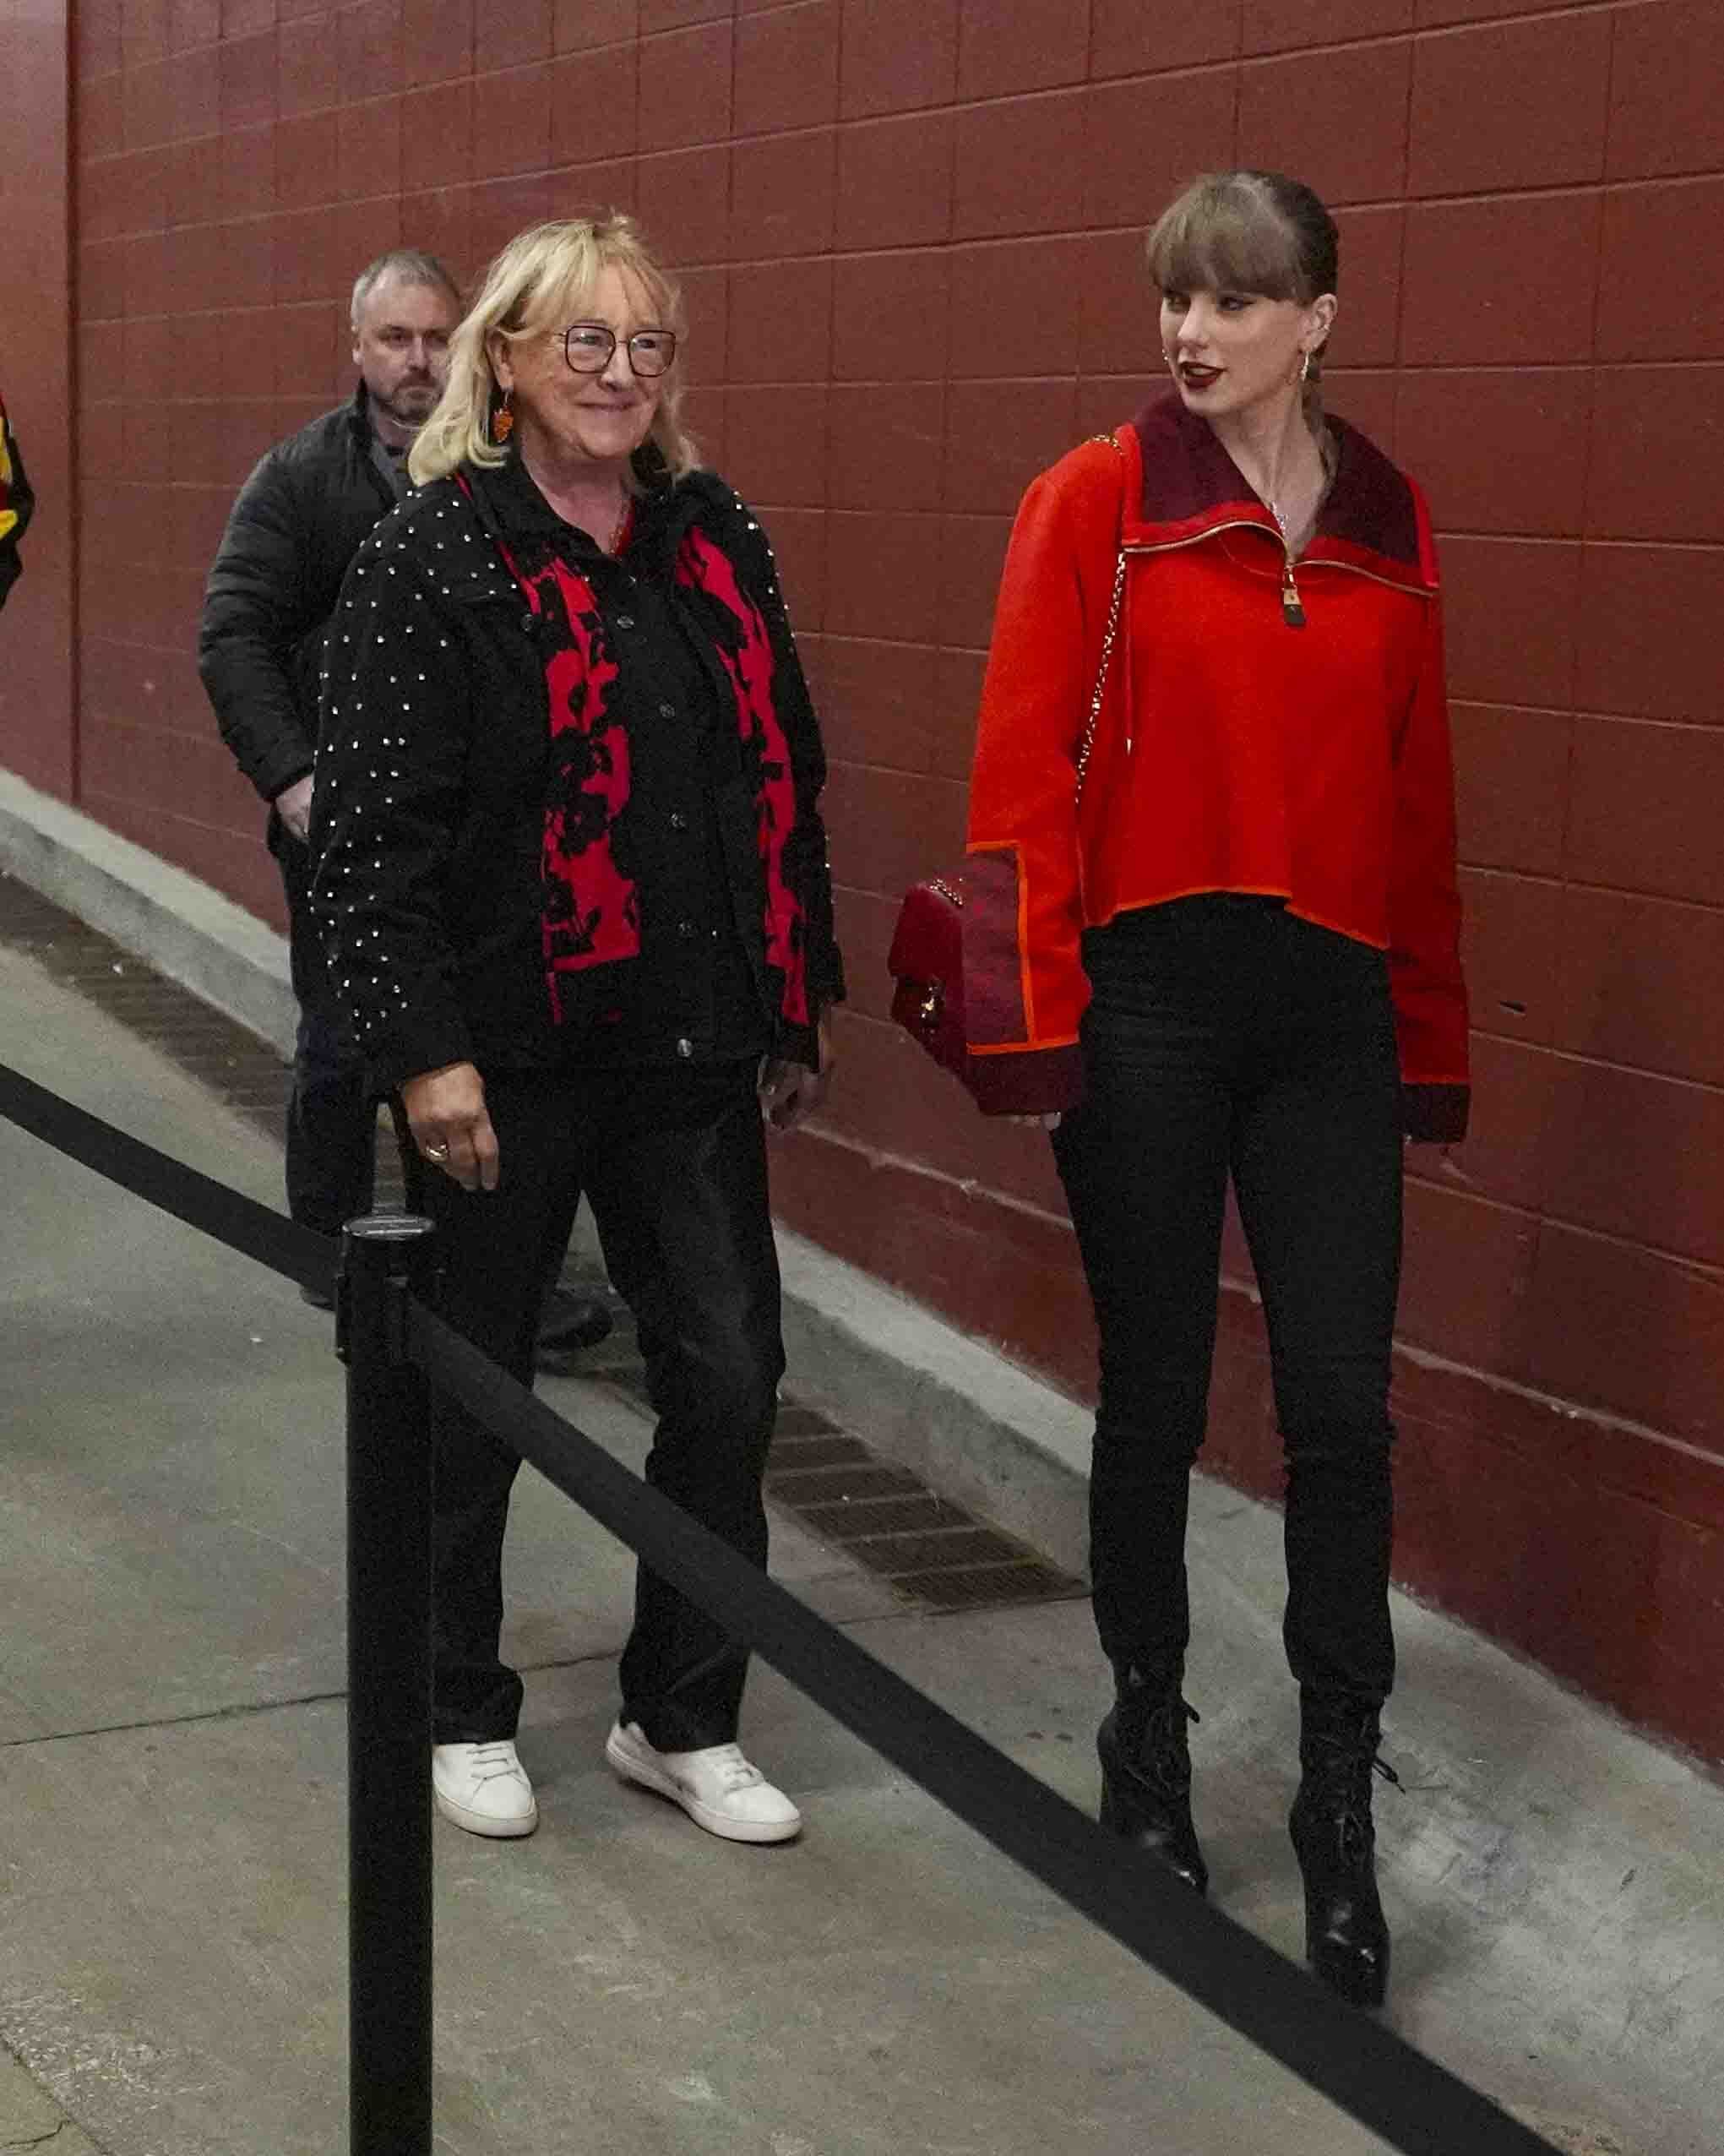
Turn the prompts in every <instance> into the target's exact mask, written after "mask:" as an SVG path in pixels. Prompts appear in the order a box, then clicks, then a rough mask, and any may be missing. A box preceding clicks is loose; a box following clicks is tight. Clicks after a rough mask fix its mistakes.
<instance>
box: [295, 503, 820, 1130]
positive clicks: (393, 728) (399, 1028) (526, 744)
mask: <svg viewBox="0 0 1724 2156" xmlns="http://www.w3.org/2000/svg"><path fill="white" fill-rule="evenodd" d="M642 476H643V478H644V479H646V480H647V481H648V486H647V492H646V493H645V495H644V498H642V499H641V500H640V501H639V503H638V504H637V512H638V514H637V522H636V536H635V537H634V538H633V539H632V540H631V542H629V545H628V550H627V553H626V554H625V556H624V557H623V558H622V559H620V560H616V561H612V560H610V559H608V558H595V559H594V560H593V561H592V562H591V563H590V569H591V572H592V574H593V578H594V612H593V613H591V614H590V616H589V617H585V618H584V620H583V624H582V626H583V629H584V633H585V636H586V637H587V638H588V639H590V646H589V648H590V653H591V665H590V671H589V672H587V673H586V674H585V676H584V677H581V678H584V679H585V680H586V681H587V682H590V683H591V684H592V685H593V694H594V695H595V696H596V698H597V699H598V700H599V701H600V703H601V705H603V707H604V716H603V719H602V721H598V722H597V723H604V724H610V723H612V722H615V723H616V724H617V727H618V728H619V731H620V734H621V737H622V738H623V742H624V743H625V744H626V742H627V739H628V735H629V733H630V732H632V730H633V729H634V728H636V727H646V728H649V729H650V728H651V727H655V726H664V725H666V724H669V723H671V722H672V721H670V720H669V719H667V718H666V716H662V714H663V713H664V712H665V711H666V710H667V708H668V707H666V706H664V705H659V704H657V703H655V701H654V697H655V694H656V692H655V690H654V689H652V688H651V687H650V682H651V679H652V676H651V672H650V667H645V666H644V665H643V664H642V662H641V661H640V660H639V658H638V657H637V656H636V654H635V649H634V647H635V645H637V643H638V641H639V638H640V636H641V634H642V632H643V630H644V623H642V622H640V621H639V620H637V618H636V615H637V609H636V607H634V604H633V603H632V602H631V598H630V591H631V589H632V588H633V586H634V580H635V578H636V577H637V576H639V577H640V578H643V579H644V578H651V579H653V580H654V581H655V584H656V585H658V587H659V589H660V591H661V593H662V595H663V598H664V602H665V604H666V605H667V606H669V607H672V608H673V609H674V611H675V612H676V613H677V615H678V617H679V618H681V619H682V621H683V630H684V632H685V633H686V634H688V637H689V640H690V644H691V647H692V648H694V649H696V650H698V651H699V653H700V655H701V663H702V665H703V667H704V668H705V669H706V671H707V672H709V674H710V686H711V691H712V694H713V695H714V696H715V699H717V700H718V706H719V708H720V709H721V710H725V711H728V712H729V713H730V714H731V715H732V716H731V720H730V723H731V725H732V726H735V725H736V724H737V718H736V716H734V715H735V714H736V713H737V708H738V707H737V699H736V696H735V694H733V690H732V687H731V683H730V682H729V680H728V678H727V677H726V673H725V672H724V669H723V667H722V666H721V661H720V658H719V655H718V653H717V651H716V650H715V649H714V648H713V645H712V644H711V641H710V630H711V624H712V620H713V617H712V616H711V615H710V613H709V614H703V613H702V612H701V611H700V609H699V607H698V606H697V605H695V604H694V603H693V602H692V601H691V597H690V594H689V593H688V591H686V590H685V589H684V588H683V586H681V585H679V584H678V583H677V581H676V580H675V578H674V576H673V574H672V563H673V560H674V559H675V558H676V557H677V550H678V548H679V547H680V546H681V544H682V543H683V540H684V539H685V538H687V537H688V536H689V535H690V534H691V532H693V531H698V532H699V534H701V535H703V536H704V539H705V541H707V542H710V545H711V547H713V548H714V549H715V550H716V553H717V554H718V555H720V556H721V557H722V558H723V561H724V562H725V564H727V565H728V572H729V574H731V575H733V576H734V578H735V580H736V584H737V587H738V588H739V589H740V591H741V592H742V595H744V597H745V600H746V602H748V605H749V606H750V607H752V608H753V609H757V610H758V618H759V622H760V624H761V629H762V631H763V632H764V638H765V640H766V646H767V648H766V649H765V650H764V651H760V652H759V653H758V655H757V657H758V662H759V665H760V667H761V668H762V670H763V672H764V675H765V676H766V678H768V679H770V691H768V692H765V693H766V694H768V696H769V698H770V706H771V712H772V720H773V724H774V726H775V729H776V731H777V732H778V733H779V734H780V737H781V738H782V741H783V744H784V749H785V751H786V756H787V760H788V765H789V769H788V770H787V771H786V770H782V768H781V767H780V765H777V764H776V763H774V764H773V765H771V766H770V773H769V771H768V770H767V769H766V767H765V766H764V765H763V766H761V767H760V768H759V769H756V770H754V771H753V776H752V777H746V776H742V767H741V766H740V765H739V766H738V776H737V779H736V781H734V782H733V783H730V784H727V785H726V786H724V787H721V789H720V790H719V792H717V793H716V794H715V798H714V808H715V814H716V815H717V817H718V819H719V826H720V832H721V840H722V850H723V853H724V857H725V859H726V865H727V872H728V874H729V878H730V880H731V891H732V896H733V898H734V901H735V902H736V904H737V907H738V908H739V909H751V910H752V912H753V917H754V919H755V920H756V922H758V921H759V918H760V915H761V909H762V907H763V905H764V904H767V903H768V902H769V901H768V899H767V891H766V885H765V883H764V880H763V870H762V867H761V863H760V861H759V855H758V850H757V849H758V842H759V841H758V835H759V827H760V822H761V818H762V815H763V813H764V814H767V815H768V816H770V817H775V816H776V815H777V814H779V813H780V809H779V808H778V807H776V806H775V807H772V808H765V807H764V802H765V796H764V793H763V792H762V787H764V786H766V785H769V784H770V785H771V786H773V787H775V788H777V789H778V792H777V793H776V795H775V800H776V801H778V802H780V803H782V804H783V808H784V809H785V810H786V811H787V814H788V822H787V825H786V827H785V828H784V830H783V831H782V834H781V836H782V841H783V843H782V853H781V861H780V868H779V872H778V873H779V875H780V879H781V884H782V886H783V888H784V890H785V891H786V893H787V903H788V911H789V912H791V913H792V914H793V916H794V919H795V923H796V925H795V927H794V928H793V929H792V930H791V931H790V932H789V933H790V935H791V943H792V946H793V955H792V956H791V958H790V959H789V960H788V961H787V963H786V966H784V967H776V966H773V964H772V963H771V961H770V959H769V958H767V957H766V956H765V955H764V952H763V951H762V950H760V949H758V948H753V947H752V946H753V945H758V943H759V938H758V937H753V938H750V939H748V940H749V942H750V945H751V949H750V954H749V962H750V965H751V966H752V967H753V968H754V969H755V973H756V979H755V986H756V989H757V991H758V994H759V1003H760V1007H761V1009H762V1011H763V1013H764V1014H767V1015H770V1024H771V1047H772V1051H773V1053H775V1054H779V1055H784V1056H791V1057H795V1058H797V1059H801V1060H802V1061H804V1062H806V1063H808V1064H810V1065H811V1066H813V1065H815V1064H817V1063H818V1050H817V1048H816V1043H815V1037H814V1021H815V1019H816V1018H817V1017H818V1014H819V1013H820V1012H821V1011H823V1010H825V1009H827V1008H828V1007H829V1005H832V1004H834V1003H835V1002H838V1001H839V1000H840V999H842V997H843V994H844V972H843V967H842V964H841V962H840V957H839V953H838V949H837V945H836V943H835V939H834V935H833V925H832V889H831V879H830V875H829V870H828V867H827V862H826V835H825V830H824V825H823V824H822V821H821V818H820V812H819V807H818V801H819V795H820V789H821V787H822V785H823V784H824V780H825V776H826V764H825V757H824V751H823V749H822V747H821V742H820V732H819V727H818V722H817V721H816V718H815V715H814V711H813V705H812V703H811V701H810V700H809V695H808V684H807V682H806V681H805V679H804V678H803V675H802V666H801V664H800V662H799V661H798V659H797V651H796V645H795V642H794V640H793V639H792V637H791V629H790V623H789V619H788V617H787V615H786V611H785V606H784V601H783V597H782V596H781V594H780V590H779V585H778V579H777V575H776V573H775V569H774V566H773V561H772V555H771V551H770V547H768V544H767V542H766V536H765V534H764V532H763V531H761V529H760V526H759V523H758V522H757V521H756V520H755V519H754V518H753V516H752V515H750V514H749V511H748V509H747V507H746V505H745V504H743V503H742V501H741V500H740V499H739V498H738V497H737V495H736V494H735V493H732V492H731V489H730V487H727V486H726V485H725V483H724V482H723V481H722V480H720V479H718V478H716V477H715V476H714V475H713V474H712V473H711V472H710V471H696V472H693V473H692V474H690V475H689V476H688V477H687V478H685V479H683V480H681V481H679V482H676V483H675V484H674V485H673V484H672V483H671V482H669V481H668V480H666V478H665V477H664V476H663V473H662V470H661V468H660V469H659V470H658V471H656V472H655V473H650V472H648V471H643V474H642ZM462 478H463V479H464V480H465V482H466V483H465V486H464V485H463V484H462V483H461V482H460V481H457V480H455V479H442V480H438V481H437V482H435V483H434V484H432V485H430V486H427V487H422V488H421V489H420V490H419V491H418V492H417V493H414V494H411V495H410V496H409V497H408V498H407V499H406V500H405V502H404V503H402V504H401V506H400V509H397V510H396V511H395V513H394V515H392V516H390V517H389V518H387V519H386V520H384V521H383V524H381V525H379V526H378V530H377V531H376V532H375V533H374V534H373V536H372V537H371V539H370V540H369V541H367V544H366V545H365V546H364V547H362V549H361V551H360V553H359V555H358V557H357V558H356V560H355V562H354V564H353V567H352V569H351V571H350V573H349V574H348V577H347V579H346V581H345V585H343V588H342V594H341V605H340V610H339V612H338V614H337V617H336V618H335V620H334V623H333V624H332V626H331V629H330V634H329V651H328V675H327V678H326V684H325V691H324V706H323V710H324V725H323V732H322V739H321V743H320V745H319V748H318V764H317V774H318V782H317V789H316V792H315V793H314V795H313V803H312V821H311V851H312V859H313V868H314V873H315V876H316V885H315V890H314V896H313V904H314V906H315V907H316V910H317V912H318V915H319V917H321V919H322V922H323V925H324V935H325V938H326V942H327V948H328V951H329V961H330V971H331V975H332V978H333V984H334V990H335V993H336V994H337V995H338V996H339V997H340V999H342V1001H343V1003H344V1005H345V1010H346V1013H347V1015H348V1016H349V1018H350V1019H351V1023H352V1026H353V1029H354V1034H355V1037H356V1040H357V1042H358V1043H359V1046H360V1048H361V1052H362V1054H363V1056H364V1058H365V1062H366V1065H367V1072H368V1075H369V1076H370V1079H371V1081H372V1083H373V1086H375V1087H376V1089H377V1090H378V1092H388V1091H389V1090H391V1089H393V1088H394V1087H395V1086H399V1085H400V1083H401V1081H403V1080H404V1079H405V1078H408V1077H411V1076H413V1075H416V1073H418V1072H420V1071H424V1070H436V1069H438V1068H440V1067H441V1066H443V1065H445V1064H453V1063H462V1062H469V1061H470V1062H474V1063H476V1064H478V1065H479V1067H480V1069H481V1070H484V1071H487V1072H489V1071H491V1070H510V1069H514V1070H522V1069H547V1068H551V1069H555V1068H567V1067H569V1066H579V1065H580V1064H583V1063H585V1062H586V1061H588V1060H589V1059H590V1054H591V1049H590V1043H591V1040H592V1029H593V1028H594V1026H596V1025H601V1024H602V1023H603V1022H604V1020H605V1017H606V1011H605V1005H606V1002H607V1001H608V1000H614V999H613V998H611V997H609V996H608V995H607V993H606V981H607V977H608V980H609V981H610V982H611V983H618V986H619V993H620V994H621V996H622V998H623V999H624V1000H628V1001H630V1002H631V1003H632V1004H634V1005H637V1006H638V1005H639V1003H640V1000H641V995H640V993H639V992H638V991H637V986H636V984H637V983H638V988H639V991H644V995H645V998H646V1000H647V1002H648V1003H649V1004H650V1005H651V1006H652V1007H650V1008H648V1009H644V1010H643V1009H639V1008H637V1009H636V1010H635V1014H634V1025H635V1026H636V1029H637V1032H638V1034H639V1037H640V1039H641V1041H642V1042H643V1043H650V1042H652V1041H653V1040H655V1039H656V1040H657V1043H658V1044H657V1046H656V1048H654V1047H652V1046H650V1045H647V1046H644V1048H643V1053H644V1055H645V1056H646V1057H647V1058H648V1059H654V1060H655V1059H658V1058H659V1057H660V1056H668V1057H670V1058H671V1059H673V1060H674V1059H676V1058H677V1057H679V1056H688V1055H689V1054H692V1053H699V1050H698V1048H697V1046H696V1044H695V1043H693V1041H692V1040H690V1039H689V1038H687V1037H681V1038H679V1037H678V1036H679V1035H682V1034H683V1032H684V1029H683V1026H682V1025H681V1023H680V1021H679V1018H678V1015H677V1008H676V1006H675V1004H674V1001H673V1000H672V994H673V985H674V981H673V977H674V969H673V968H669V969H666V968H661V967H660V966H656V965H655V964H654V963H653V961H652V956H651V952H650V940H651V934H652V928H651V922H652V917H653V914H654V912H655V908H654V907H653V905H652V903H651V894H652V893H653V891H654V890H655V888H656V887H657V886H658V885H660V884H661V882H662V880H663V879H664V877H665V876H666V874H670V873H672V867H671V863H672V859H673V858H674V856H675V853H676V851H677V849H678V848H680V847H685V846H686V845H688V843H689V841H688V838H687V836H684V835H683V831H682V830H679V829H678V826H679V825H683V819H682V818H680V817H677V816H675V815H666V814H658V813H655V807H661V806H662V804H654V803H649V802H648V801H647V800H645V799H644V798H632V797H631V798H627V799H626V800H625V802H624V803H623V806H622V807H621V808H620V809H618V810H617V812H616V813H617V821H616V823H615V825H614V827H613V833H612V835H613V836H615V837H616V839H617V858H619V859H621V858H623V857H624V854H625V852H626V858H627V862H628V874H629V875H630V876H631V877H632V878H633V879H634V880H635V882H636V884H637V885H638V888H639V891H640V892H641V894H642V900H641V918H642V922H643V939H642V948H641V952H640V954H639V955H637V956H634V957H623V958H621V959H619V960H617V961H615V963H614V964H612V963H609V962H607V963H605V964H594V965H593V966H591V967H590V970H587V971H585V972H579V973H577V974H570V975H568V976H565V977H563V981H564V982H566V983H568V994H567V995H566V996H565V995H563V994H561V993H557V994H553V993H551V992H548V991H547V971H546V959H547V924H548V923H549V920H550V916H549V915H548V914H547V901H552V900H554V899H555V897H556V896H557V894H556V893H555V891H554V889H553V887H552V885H551V884H547V875H546V866H545V856H546V847H547V822H550V823H554V824H556V825H557V826H558V828H559V829H563V812H562V811H560V810H558V809H557V808H556V807H555V805H554V788H555V787H556V785H557V766H558V764H559V761H560V760H561V757H562V755H563V754H567V753H568V749H567V741H566V740H565V746H564V749H563V751H560V752H559V753H558V754H553V750H552V724H551V711H550V701H549V691H548V688H547V634H546V632H547V623H545V622H543V621H541V619H540V618H538V617H537V616H536V614H535V613H534V612H533V611H531V610H530V607H528V605H527V603H526V602H525V597H524V595H523V590H522V587H521V585H519V584H518V583H517V582H516V580H515V579H514V576H513V575H512V574H510V572H509V570H508V568H507V567H506V566H505V565H504V562H503V558H502V555H501V553H499V550H498V545H497V544H496V542H495V539H494V537H493V527H492V524H491V523H490V522H488V521H487V517H488V515H489V512H488V511H487V506H486V505H487V501H488V500H489V499H490V498H491V493H492V489H491V486H490V484H489V483H488V482H487V475H486V474H485V473H483V472H482V471H477V470H473V469H464V471H463V475H462ZM554 644H555V640H554V639H552V645H553V646H554ZM550 663H551V664H552V666H553V667H564V666H568V667H573V666H574V655H573V653H572V652H566V653H564V654H563V657H562V658H560V659H553V660H551V661H550ZM559 679H560V680H562V683H563V688H562V692H561V693H562V694H564V695H568V694H569V693H570V688H571V683H572V682H573V681H574V679H575V676H574V675H573V674H570V675H568V676H563V675H559ZM600 684H604V686H602V687H601V686H600ZM577 700H582V701H584V699H580V698H578V699H577ZM569 738H573V737H569ZM612 753H613V742H612V738H610V737H606V739H605V741H604V743H602V744H601V754H600V756H599V758H598V761H597V764H596V766H595V768H598V767H599V766H602V768H603V769H604V770H610V769H612ZM642 760H643V762H646V761H649V760H650V759H649V758H648V757H647V756H646V754H645V752H644V749H643V756H642ZM632 761H633V758H632V755H631V754H630V752H628V749H627V748H626V746H625V747H624V749H623V752H622V754H621V757H620V760H619V761H618V764H617V768H620V769H621V770H625V771H626V770H628V768H629V766H630V764H631V762H632ZM625 792H626V789H625ZM582 804H583V805H584V806H586V807H590V806H591V805H592V804H591V801H590V798H585V797H582ZM592 836H593V835H592V834H589V833H584V834H583V835H582V836H579V837H576V836H574V835H573V833H572V831H571V832H570V835H569V836H568V844H569V846H570V847H572V848H574V851H575V852H578V853H579V852H581V851H582V850H583V849H584V848H585V846H586V845H587V844H588V842H589V840H590V838H591V837H592ZM673 933H674V932H673ZM792 971H793V972H794V973H795V974H796V976H797V977H798V979H799V981H800V984H801V988H802V992H803V993H802V994H798V992H797V988H796V987H794V986H793V985H792V983H791V972H792ZM622 973H628V974H630V975H631V976H633V977H634V979H633V981H632V982H631V983H630V985H629V986H628V987H627V988H623V987H622V986H621V984H620V981H619V976H620V974H622ZM654 983H655V984H656V985H651V984H654Z"/></svg>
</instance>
